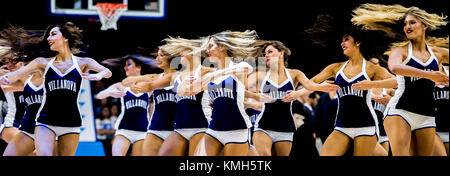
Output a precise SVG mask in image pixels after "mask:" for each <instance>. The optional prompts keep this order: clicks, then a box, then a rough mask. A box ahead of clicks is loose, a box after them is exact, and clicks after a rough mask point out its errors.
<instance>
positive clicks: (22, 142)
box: [3, 132, 34, 156]
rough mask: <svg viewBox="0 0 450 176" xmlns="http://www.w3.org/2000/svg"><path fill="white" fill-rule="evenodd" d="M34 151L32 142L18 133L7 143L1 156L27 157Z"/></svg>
mask: <svg viewBox="0 0 450 176" xmlns="http://www.w3.org/2000/svg"><path fill="white" fill-rule="evenodd" d="M33 150H34V140H33V139H32V138H30V137H28V136H27V135H25V134H23V133H20V132H19V133H18V134H17V135H16V136H14V138H13V139H12V140H11V141H10V142H9V143H8V146H7V147H6V149H5V152H4V153H3V156H27V155H29V154H31V153H32V152H33Z"/></svg>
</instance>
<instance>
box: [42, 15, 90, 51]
mask: <svg viewBox="0 0 450 176" xmlns="http://www.w3.org/2000/svg"><path fill="white" fill-rule="evenodd" d="M55 27H58V28H59V31H61V34H62V36H63V37H64V38H66V39H68V43H69V48H70V50H71V51H72V53H73V54H78V53H80V47H81V46H82V45H83V41H82V35H81V32H82V30H80V28H78V27H77V26H75V24H73V23H72V22H66V23H58V24H53V25H50V26H48V27H47V29H46V30H45V33H44V37H43V38H42V42H43V43H45V44H47V38H48V37H49V36H50V31H51V30H52V29H53V28H55ZM46 46H47V47H46V48H47V49H49V46H48V45H46Z"/></svg>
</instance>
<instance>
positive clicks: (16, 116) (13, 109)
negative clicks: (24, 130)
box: [3, 91, 26, 128]
mask: <svg viewBox="0 0 450 176" xmlns="http://www.w3.org/2000/svg"><path fill="white" fill-rule="evenodd" d="M5 98H6V101H7V102H8V112H7V114H6V116H5V119H4V120H3V124H4V125H5V127H16V128H18V127H19V126H20V123H21V122H22V119H23V115H24V114H25V106H26V104H25V101H24V98H23V92H22V91H20V92H6V94H5Z"/></svg>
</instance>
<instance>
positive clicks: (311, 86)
mask: <svg viewBox="0 0 450 176" xmlns="http://www.w3.org/2000/svg"><path fill="white" fill-rule="evenodd" d="M337 68H339V67H338V64H337V63H335V64H331V65H328V66H327V67H325V69H323V70H322V71H321V72H320V73H319V74H317V75H316V76H314V77H313V78H311V79H308V78H307V77H306V75H305V74H304V73H303V72H301V71H299V70H298V73H297V74H296V77H295V79H296V80H297V81H298V82H300V83H301V84H302V85H303V86H304V88H305V89H301V90H296V91H291V92H289V93H288V94H287V95H286V96H285V97H284V98H283V99H282V101H283V102H291V101H294V100H296V99H298V98H300V97H301V96H302V95H304V94H305V93H310V92H312V91H314V90H319V91H323V92H330V91H336V90H338V89H339V86H337V85H335V84H331V82H328V81H325V80H326V79H328V78H331V77H333V76H334V75H335V72H336V69H337ZM318 83H321V84H318Z"/></svg>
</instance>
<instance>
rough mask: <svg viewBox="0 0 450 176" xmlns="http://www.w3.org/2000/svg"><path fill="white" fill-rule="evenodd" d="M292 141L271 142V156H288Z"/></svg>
mask: <svg viewBox="0 0 450 176" xmlns="http://www.w3.org/2000/svg"><path fill="white" fill-rule="evenodd" d="M291 148H292V142H288V141H283V142H276V143H274V144H273V148H272V150H273V156H289V154H290V153H291Z"/></svg>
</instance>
